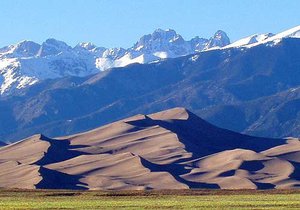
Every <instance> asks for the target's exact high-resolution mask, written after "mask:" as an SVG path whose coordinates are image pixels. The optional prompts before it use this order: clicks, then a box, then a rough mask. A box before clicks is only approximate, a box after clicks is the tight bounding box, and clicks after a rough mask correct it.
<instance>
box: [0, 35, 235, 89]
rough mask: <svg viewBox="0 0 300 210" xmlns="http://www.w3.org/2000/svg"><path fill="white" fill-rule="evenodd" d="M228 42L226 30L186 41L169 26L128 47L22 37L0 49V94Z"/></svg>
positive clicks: (221, 45) (187, 52)
mask: <svg viewBox="0 0 300 210" xmlns="http://www.w3.org/2000/svg"><path fill="white" fill-rule="evenodd" d="M229 43H230V41H229V38H228V37H227V35H226V33H225V32H223V31H220V30H219V31H217V32H216V33H215V34H214V36H213V37H211V38H210V39H204V38H199V37H195V38H193V39H191V40H189V41H185V40H184V39H183V38H182V36H181V35H179V34H177V33H176V32H175V31H174V30H171V29H168V30H162V29H157V30H155V31H154V32H153V33H152V34H148V35H145V36H143V37H141V38H140V39H139V41H138V42H136V43H135V44H134V45H133V46H132V47H131V48H128V49H124V48H109V49H108V48H104V47H97V46H95V45H94V44H92V43H90V42H88V43H79V44H78V45H76V46H75V47H71V46H68V45H67V44H66V43H64V42H62V41H58V40H55V39H47V40H46V41H45V42H43V43H42V44H37V43H35V42H33V41H26V40H25V41H21V42H19V43H17V44H15V45H10V46H6V47H3V48H1V49H0V93H1V94H2V95H3V94H11V93H13V92H14V91H17V90H18V89H21V88H24V87H27V86H30V85H32V84H35V83H37V82H38V81H40V80H45V79H54V78H62V77H65V76H79V77H82V76H87V75H91V74H95V73H98V72H99V71H104V70H107V69H109V68H112V67H123V66H126V65H128V64H131V63H150V62H155V61H160V60H162V59H166V58H175V57H180V56H184V55H189V54H193V53H196V52H202V51H205V50H208V49H211V48H215V47H223V46H225V45H228V44H229ZM1 77H2V78H1Z"/></svg>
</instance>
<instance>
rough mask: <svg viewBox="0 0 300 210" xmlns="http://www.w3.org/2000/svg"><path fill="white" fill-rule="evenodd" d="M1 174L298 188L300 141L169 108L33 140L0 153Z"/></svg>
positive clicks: (24, 178) (20, 181)
mask: <svg viewBox="0 0 300 210" xmlns="http://www.w3.org/2000/svg"><path fill="white" fill-rule="evenodd" d="M0 171H1V172H0V187H2V188H28V189H34V188H42V189H90V190H94V189H99V190H146V189H188V188H222V189H271V188H298V187H300V173H299V171H300V142H299V140H298V139H266V138H257V137H251V136H247V135H242V134H238V133H235V132H232V131H229V130H225V129H221V128H218V127H215V126H213V125H211V124H209V123H207V122H205V121H204V120H202V119H201V118H199V117H198V116H196V115H194V114H193V113H191V112H189V111H188V110H186V109H184V108H174V109H170V110H166V111H162V112H158V113H154V114H150V115H136V116H133V117H130V118H127V119H124V120H120V121H117V122H114V123H111V124H108V125H105V126H102V127H99V128H97V129H94V130H91V131H88V132H84V133H79V134H75V135H72V136H64V137H59V138H47V137H45V136H43V135H34V136H32V137H29V138H27V139H24V140H22V141H19V142H17V143H14V144H11V145H7V146H4V147H1V148H0Z"/></svg>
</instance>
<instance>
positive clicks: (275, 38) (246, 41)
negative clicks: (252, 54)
mask: <svg viewBox="0 0 300 210" xmlns="http://www.w3.org/2000/svg"><path fill="white" fill-rule="evenodd" d="M285 38H300V26H296V27H294V28H291V29H289V30H286V31H283V32H281V33H278V34H272V33H266V34H254V35H252V36H248V37H245V38H243V39H240V40H238V41H235V42H233V43H231V44H229V45H226V46H225V47H223V48H222V49H226V48H231V47H238V48H239V47H246V48H250V47H255V46H258V45H261V44H264V45H267V46H274V45H276V44H279V43H280V42H281V41H282V40H283V39H285Z"/></svg>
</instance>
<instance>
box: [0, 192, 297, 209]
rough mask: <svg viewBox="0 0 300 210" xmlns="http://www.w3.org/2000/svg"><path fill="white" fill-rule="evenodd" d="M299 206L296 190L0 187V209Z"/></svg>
mask: <svg viewBox="0 0 300 210" xmlns="http://www.w3.org/2000/svg"><path fill="white" fill-rule="evenodd" d="M119 208H122V209H299V208H300V191H297V190H171V191H154V190H150V191H74V190H73V191H65V190H0V209H119Z"/></svg>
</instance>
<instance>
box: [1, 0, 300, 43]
mask: <svg viewBox="0 0 300 210" xmlns="http://www.w3.org/2000/svg"><path fill="white" fill-rule="evenodd" d="M299 8H300V1H299V0H213V1H210V0H206V1H203V0H1V1H0V27H1V30H0V46H5V45H8V44H12V43H16V42H18V41H20V40H24V39H28V40H33V41H36V42H38V43H41V42H43V41H44V40H45V39H47V38H49V37H51V38H56V39H59V40H63V41H65V42H66V43H68V44H70V45H72V46H74V45H76V44H77V43H78V42H83V41H91V42H93V43H95V44H96V45H98V46H104V47H130V46H131V45H132V44H133V43H134V42H136V41H137V40H138V38H139V37H141V36H142V35H144V34H148V33H151V32H152V31H153V30H154V29H156V28H162V29H167V28H172V29H175V30H176V31H177V32H178V33H179V34H181V35H182V36H183V37H184V38H185V39H190V38H192V37H194V36H196V35H198V36H200V37H204V38H208V37H210V36H212V35H213V34H214V32H215V31H217V30H218V29H222V30H224V31H225V32H227V34H228V35H229V37H230V38H231V40H232V41H234V40H237V39H239V38H242V37H245V36H247V35H251V34H255V33H264V32H273V33H276V32H280V31H283V30H285V29H288V28H291V27H294V26H297V25H300V12H299Z"/></svg>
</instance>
